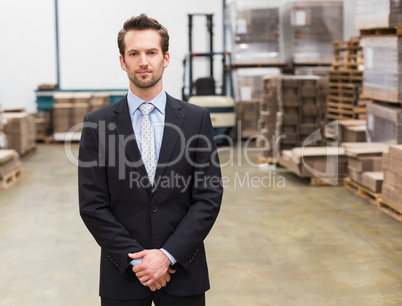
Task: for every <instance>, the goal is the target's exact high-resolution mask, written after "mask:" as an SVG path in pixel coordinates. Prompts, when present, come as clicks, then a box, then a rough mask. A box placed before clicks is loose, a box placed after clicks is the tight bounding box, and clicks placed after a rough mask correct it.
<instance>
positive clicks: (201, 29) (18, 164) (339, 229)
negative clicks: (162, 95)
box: [0, 0, 402, 306]
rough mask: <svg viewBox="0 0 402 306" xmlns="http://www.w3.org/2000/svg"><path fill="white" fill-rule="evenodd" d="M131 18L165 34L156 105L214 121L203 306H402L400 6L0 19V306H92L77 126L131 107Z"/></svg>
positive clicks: (67, 6)
mask: <svg viewBox="0 0 402 306" xmlns="http://www.w3.org/2000/svg"><path fill="white" fill-rule="evenodd" d="M141 13H146V14H147V15H148V16H150V17H153V18H155V19H157V20H158V21H159V22H160V23H161V24H163V25H165V26H166V27H167V29H168V30H169V35H170V48H169V52H170V61H171V62H170V65H169V67H168V68H166V69H165V71H164V76H163V84H164V90H165V91H166V92H167V93H169V94H170V95H172V96H174V97H176V98H178V99H183V100H185V101H187V102H188V103H194V104H198V105H201V106H205V105H206V106H205V107H207V108H209V110H210V112H211V120H212V124H213V127H214V132H215V135H216V137H215V140H216V142H217V144H218V152H219V157H220V163H221V169H222V185H223V187H224V195H223V201H222V207H221V211H220V214H219V216H218V218H217V220H216V223H215V225H214V227H213V228H212V230H211V232H210V234H209V235H208V237H207V239H206V240H205V246H206V251H207V259H208V269H209V276H210V283H211V289H210V290H209V291H207V293H206V304H207V305H211V306H221V305H225V306H226V305H230V306H232V305H239V306H240V305H241V306H242V305H401V304H402V293H401V290H400V288H401V284H402V276H401V275H402V273H401V272H402V256H401V252H402V248H401V247H400V243H402V236H401V235H400V231H401V229H402V224H401V222H402V192H401V190H400V189H401V188H400V186H399V184H398V182H399V178H400V177H401V178H402V137H401V138H399V132H401V135H402V130H401V127H402V91H401V89H400V88H402V84H400V82H399V81H400V80H402V78H401V71H402V69H400V66H399V64H401V65H402V61H401V58H400V57H401V52H399V51H400V48H402V45H401V43H402V40H401V35H402V30H401V29H402V1H401V0H352V1H346V0H343V1H335V0H331V1H330V0H326V1H319V0H304V1H297V0H281V1H268V0H264V1H262V0H252V1H247V0H226V1H225V0H223V1H212V0H205V1H202V2H197V3H193V2H190V1H187V2H185V3H183V2H178V1H176V3H175V2H166V1H161V0H157V1H154V3H153V4H152V5H151V4H149V3H145V2H144V3H135V4H133V2H132V1H119V2H118V3H117V5H116V3H111V2H110V1H106V0H101V1H97V2H96V5H94V3H93V2H92V1H88V0H84V1H80V2H78V1H65V0H54V1H50V0H48V1H44V2H41V3H39V4H38V3H33V2H30V1H23V5H21V2H18V3H2V4H0V17H1V18H0V39H1V40H2V42H3V44H2V55H3V56H2V57H0V66H1V67H2V72H3V73H2V74H1V76H0V221H1V222H0V237H1V238H0V246H1V248H2V250H4V251H3V260H2V261H1V263H0V270H1V271H2V275H3V277H2V278H1V280H0V294H1V298H0V304H1V305H7V306H9V305H18V306H19V305H41V306H46V305H61V306H62V305H83V306H90V305H100V299H99V293H98V291H99V258H100V248H99V246H98V245H97V243H96V241H95V240H94V238H93V237H92V236H91V234H90V233H89V232H88V230H87V228H86V226H85V224H84V223H83V222H82V220H81V217H80V214H79V203H78V202H79V201H78V176H77V166H78V152H79V145H80V137H81V129H82V121H83V117H84V116H85V115H86V114H87V113H89V112H92V111H95V110H97V109H99V108H102V107H105V106H107V105H109V104H113V103H116V102H117V101H119V100H120V99H121V98H122V97H124V96H125V95H126V94H127V92H128V80H127V75H126V74H125V73H124V71H122V70H121V67H120V64H119V50H118V47H117V33H118V31H119V30H120V29H121V27H122V24H123V23H124V21H126V20H127V19H128V18H130V17H131V16H133V15H139V14H141ZM190 15H191V16H192V17H190ZM173 16H174V18H172V17H173ZM191 18H192V19H191ZM190 20H191V21H190ZM190 23H191V24H192V27H191V28H190V27H189V24H190ZM190 33H192V35H191V37H190ZM21 68H22V69H21ZM19 72H22V74H23V75H21V73H19ZM205 77H208V78H209V80H211V79H212V80H213V84H214V88H213V92H208V93H207V94H205V93H202V92H201V91H199V87H197V86H198V85H197V80H199V79H202V78H205ZM205 101H207V102H205ZM203 103H204V104H203ZM214 103H215V104H214ZM222 109H225V113H222ZM401 245H402V244H401Z"/></svg>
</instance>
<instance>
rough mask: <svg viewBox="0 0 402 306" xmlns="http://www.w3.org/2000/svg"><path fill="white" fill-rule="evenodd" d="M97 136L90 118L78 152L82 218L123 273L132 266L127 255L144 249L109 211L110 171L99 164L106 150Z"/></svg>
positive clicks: (95, 127)
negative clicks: (108, 173) (108, 174)
mask: <svg viewBox="0 0 402 306" xmlns="http://www.w3.org/2000/svg"><path fill="white" fill-rule="evenodd" d="M98 135H99V134H98V125H97V124H96V122H91V120H90V116H89V115H87V116H86V117H85V119H84V128H83V131H82V135H81V141H80V149H79V166H78V182H79V204H80V215H81V217H82V219H83V221H84V223H85V225H86V226H87V228H88V229H89V231H90V232H91V234H92V235H93V236H94V238H95V240H96V241H97V243H98V244H99V245H100V246H101V248H102V249H103V250H104V251H105V252H106V254H107V257H108V258H109V259H110V260H111V261H112V262H113V263H114V265H115V266H116V267H117V268H119V270H120V271H121V273H123V272H124V271H125V270H126V269H127V268H128V267H129V266H130V263H129V262H130V261H131V259H130V258H129V257H128V253H131V252H138V251H142V250H143V249H144V248H143V247H142V246H141V245H140V244H139V243H138V241H137V240H135V239H134V237H133V236H132V235H130V233H129V232H128V231H127V230H126V228H124V226H123V225H121V224H120V223H119V222H118V220H117V219H116V217H115V216H114V215H113V213H112V211H111V210H110V208H109V207H110V206H109V204H110V199H109V192H108V180H107V168H106V167H105V166H104V165H102V163H100V161H101V160H102V158H104V157H105V147H104V143H102V142H101V144H100V142H99V138H98ZM102 144H103V145H102Z"/></svg>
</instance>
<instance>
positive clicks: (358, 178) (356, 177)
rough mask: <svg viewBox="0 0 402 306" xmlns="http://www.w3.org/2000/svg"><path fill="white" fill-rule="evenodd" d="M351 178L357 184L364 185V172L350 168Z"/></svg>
mask: <svg viewBox="0 0 402 306" xmlns="http://www.w3.org/2000/svg"><path fill="white" fill-rule="evenodd" d="M348 173H349V177H350V178H351V179H352V180H353V181H354V182H356V183H359V184H361V183H362V172H360V171H356V170H354V169H352V168H348Z"/></svg>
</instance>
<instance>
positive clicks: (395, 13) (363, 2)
mask: <svg viewBox="0 0 402 306" xmlns="http://www.w3.org/2000/svg"><path fill="white" fill-rule="evenodd" d="M401 25H402V0H356V18H355V27H356V29H372V28H388V27H397V26H401Z"/></svg>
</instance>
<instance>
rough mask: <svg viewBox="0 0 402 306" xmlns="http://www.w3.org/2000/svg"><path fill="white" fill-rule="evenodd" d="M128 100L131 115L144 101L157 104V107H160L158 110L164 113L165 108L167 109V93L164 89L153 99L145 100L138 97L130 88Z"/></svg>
mask: <svg viewBox="0 0 402 306" xmlns="http://www.w3.org/2000/svg"><path fill="white" fill-rule="evenodd" d="M127 102H128V109H129V111H130V114H131V115H133V114H134V112H135V111H136V110H137V109H138V107H139V106H140V105H141V104H143V103H144V102H147V103H152V104H153V105H155V108H156V109H158V111H159V112H160V113H161V114H163V115H164V114H165V109H166V93H165V91H164V90H163V89H162V91H161V92H160V93H159V94H158V95H157V96H156V97H155V98H153V99H152V100H151V101H144V100H142V99H140V98H138V97H137V96H136V95H135V94H133V93H132V92H131V90H130V89H129V90H128V95H127Z"/></svg>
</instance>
